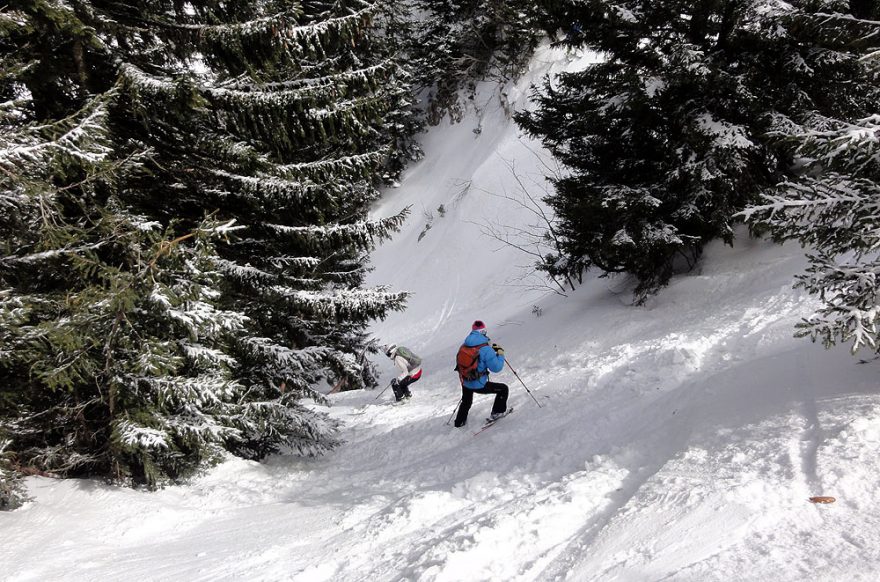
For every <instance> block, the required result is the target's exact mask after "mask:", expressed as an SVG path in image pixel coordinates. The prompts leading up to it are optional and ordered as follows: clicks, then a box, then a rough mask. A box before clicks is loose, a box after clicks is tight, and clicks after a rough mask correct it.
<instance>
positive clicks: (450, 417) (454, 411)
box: [446, 397, 463, 425]
mask: <svg viewBox="0 0 880 582" xmlns="http://www.w3.org/2000/svg"><path fill="white" fill-rule="evenodd" d="M462 398H463V397H462ZM461 400H462V399H461V398H459V399H458V404H456V405H455V409H453V411H452V414H450V415H449V420H447V421H446V424H447V425H448V424H449V421H450V420H452V417H453V416H455V413H456V412H457V411H458V407H459V406H461Z"/></svg>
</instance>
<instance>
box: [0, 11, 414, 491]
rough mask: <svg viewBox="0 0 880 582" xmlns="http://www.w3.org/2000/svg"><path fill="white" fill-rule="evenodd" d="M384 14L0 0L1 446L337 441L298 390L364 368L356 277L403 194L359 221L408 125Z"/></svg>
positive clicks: (155, 459) (125, 453) (90, 455)
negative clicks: (374, 216)
mask: <svg viewBox="0 0 880 582" xmlns="http://www.w3.org/2000/svg"><path fill="white" fill-rule="evenodd" d="M388 13H389V9H388V7H387V6H386V5H384V4H383V3H381V2H366V1H361V0H351V1H339V2H321V1H314V2H302V3H300V2H289V1H286V0H280V1H277V2H236V3H226V2H215V1H206V2H194V3H178V2H135V3H134V4H132V3H119V2H112V1H111V2H80V1H73V2H63V3H62V2H44V1H39V2H32V1H20V2H12V3H10V4H9V6H8V7H7V8H6V9H4V10H0V45H2V48H3V49H4V53H5V54H7V55H9V57H8V58H5V59H4V60H3V61H2V62H0V129H2V135H0V207H2V209H0V210H2V212H0V229H2V232H3V237H2V239H3V253H2V257H0V301H2V303H0V334H2V336H0V350H2V352H3V358H2V360H0V384H2V386H3V387H2V388H0V419H2V422H3V428H4V431H5V434H6V435H7V439H8V440H9V445H8V447H7V450H8V451H10V452H11V454H14V455H15V458H16V462H17V463H18V464H19V465H20V466H27V467H34V468H35V469H37V470H42V471H50V472H53V473H56V474H59V475H62V476H75V475H103V476H107V477H110V478H113V479H117V480H120V481H130V482H134V483H146V484H149V485H156V484H159V483H161V482H163V481H165V480H167V479H177V478H181V477H185V476H187V475H190V474H192V473H193V472H194V471H197V470H198V469H199V468H201V467H204V466H205V465H206V464H208V463H210V462H213V461H215V460H217V459H218V458H220V457H221V456H222V455H224V454H227V453H228V452H232V453H233V454H237V455H241V456H244V457H247V458H254V459H259V458H262V457H264V456H265V455H267V454H270V453H273V452H278V451H285V452H294V453H298V454H309V455H311V454H320V453H322V452H325V451H327V450H330V449H332V448H333V447H335V446H337V445H338V444H339V440H338V437H337V436H336V429H337V427H336V425H335V423H334V422H332V421H330V420H329V419H328V418H327V417H326V416H325V415H323V414H321V413H319V412H316V411H315V410H314V408H313V407H310V406H308V405H306V404H304V401H303V399H304V398H305V399H307V400H309V399H310V400H313V401H316V402H318V403H320V402H323V401H324V400H323V397H322V396H321V393H320V392H319V391H318V388H319V387H321V386H324V385H327V384H331V385H336V384H339V383H340V382H344V383H345V384H346V385H347V386H348V387H349V388H359V387H363V386H365V385H370V384H373V383H375V377H374V372H373V370H372V369H371V368H370V367H369V365H368V364H365V363H363V362H361V361H359V360H358V359H357V358H356V357H355V355H356V354H358V353H361V352H362V351H363V348H364V343H365V338H364V333H363V329H364V326H365V325H366V323H367V322H369V321H370V320H371V319H373V318H377V317H384V315H385V314H386V313H387V312H388V310H391V309H398V308H401V307H402V305H403V302H404V300H405V294H403V293H397V292H392V291H389V290H387V289H363V288H362V283H363V278H364V275H365V273H366V266H365V265H366V261H365V256H366V254H367V252H368V251H369V250H370V249H371V248H372V247H373V245H375V244H376V243H377V242H379V241H380V240H382V239H383V238H385V237H387V236H389V235H390V233H391V232H393V231H394V230H395V229H397V228H398V227H399V226H400V224H401V223H402V221H403V220H404V218H405V216H406V212H405V211H403V212H401V213H400V214H398V215H396V216H392V217H389V218H386V219H380V220H374V221H368V220H365V214H366V209H367V207H368V205H369V204H370V203H371V202H372V201H373V200H375V199H376V197H377V196H378V191H377V189H376V188H377V185H378V184H379V183H380V181H381V179H382V177H383V175H384V177H385V178H386V179H393V177H394V176H395V175H396V174H395V173H394V172H395V170H394V169H393V168H394V164H397V167H398V168H399V167H400V164H401V163H402V162H400V159H402V158H403V157H404V156H405V155H406V154H405V153H402V150H401V144H405V142H406V140H407V139H408V137H407V136H406V135H405V132H406V130H405V129H401V128H400V127H398V126H396V125H395V123H394V122H392V119H396V120H397V121H399V120H401V119H403V120H406V119H408V117H407V116H408V115H410V114H409V113H407V112H408V111H409V103H408V97H407V95H408V93H409V80H408V79H409V77H408V73H407V71H406V70H405V69H404V68H403V67H402V66H401V64H400V63H399V62H398V61H397V59H396V57H395V55H394V52H393V42H392V41H391V37H390V35H391V34H392V30H391V27H389V26H388V25H387V23H385V21H384V20H383V19H384V18H385V15H386V14H388ZM62 57H64V58H62ZM395 159H397V160H398V161H397V162H394V160H395ZM389 160H391V161H389Z"/></svg>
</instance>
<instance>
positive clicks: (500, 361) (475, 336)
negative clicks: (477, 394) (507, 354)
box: [464, 331, 504, 390]
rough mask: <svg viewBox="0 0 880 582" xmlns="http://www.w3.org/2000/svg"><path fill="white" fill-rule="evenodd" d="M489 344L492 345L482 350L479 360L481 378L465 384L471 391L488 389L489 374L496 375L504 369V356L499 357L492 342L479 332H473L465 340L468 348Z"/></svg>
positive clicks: (478, 368) (478, 370) (478, 369)
mask: <svg viewBox="0 0 880 582" xmlns="http://www.w3.org/2000/svg"><path fill="white" fill-rule="evenodd" d="M485 343H489V344H490V345H486V346H483V347H482V348H480V356H479V358H480V359H479V360H477V372H479V373H480V377H479V378H477V379H476V380H471V381H466V382H464V387H465V388H469V389H471V390H480V389H482V388H485V387H486V382H488V381H489V372H495V373H496V374H497V373H498V372H500V371H501V370H503V369H504V356H499V355H498V354H496V353H495V350H493V349H492V346H491V340H490V339H489V338H488V337H486V336H484V335H483V334H481V333H480V332H478V331H472V332H471V333H470V334H469V335H468V336H467V337H466V338H465V339H464V345H466V346H468V347H474V346H478V345H480V344H485Z"/></svg>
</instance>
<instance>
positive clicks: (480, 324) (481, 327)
mask: <svg viewBox="0 0 880 582" xmlns="http://www.w3.org/2000/svg"><path fill="white" fill-rule="evenodd" d="M484 329H486V324H485V323H483V322H482V321H480V320H479V319H478V320H477V321H475V322H474V324H473V325H472V326H471V331H482V330H484Z"/></svg>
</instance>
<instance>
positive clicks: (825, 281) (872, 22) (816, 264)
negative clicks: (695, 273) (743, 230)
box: [743, 2, 880, 353]
mask: <svg viewBox="0 0 880 582" xmlns="http://www.w3.org/2000/svg"><path fill="white" fill-rule="evenodd" d="M827 4H829V5H828V6H824V7H823V9H824V12H823V13H821V14H816V15H813V17H812V18H803V19H802V20H800V21H799V22H800V31H801V32H802V33H803V34H805V35H807V34H809V35H810V36H811V37H814V38H821V39H822V45H823V51H822V54H821V55H820V56H819V57H817V59H816V60H817V61H819V62H818V63H807V65H809V66H810V67H811V68H817V67H820V66H824V67H826V68H828V69H831V70H832V71H833V72H834V73H835V74H836V75H838V76H845V78H847V79H848V80H850V81H851V83H852V87H851V88H850V90H849V91H846V92H842V91H839V90H835V91H832V92H830V93H829V94H828V95H827V96H825V97H824V99H826V100H828V101H832V102H836V103H838V106H837V107H836V108H835V111H834V112H833V113H834V114H833V115H832V114H825V115H822V114H819V113H818V112H816V111H814V110H806V111H805V112H804V113H803V114H802V115H799V116H782V115H779V116H777V117H775V118H774V124H773V126H772V129H771V131H770V132H769V136H770V138H771V139H772V140H773V141H774V142H775V143H776V144H777V146H778V148H779V149H780V150H781V151H783V152H784V154H785V157H786V159H787V160H789V163H790V164H791V166H792V167H793V168H794V169H795V170H796V171H795V172H793V174H792V176H790V177H788V178H787V179H786V180H784V181H782V182H780V183H779V184H778V185H777V186H776V187H775V188H774V189H772V190H771V191H769V192H767V193H765V195H764V196H763V200H762V201H761V202H760V203H756V204H754V205H752V206H750V207H749V208H748V209H746V210H745V211H744V212H743V216H745V217H747V218H749V219H750V221H751V222H752V223H754V224H756V225H757V226H759V227H760V228H766V229H769V231H770V233H771V234H772V236H773V237H774V238H776V239H777V240H798V241H800V242H801V243H802V244H803V245H805V246H807V247H810V248H811V249H812V251H811V254H810V255H809V259H810V265H809V268H808V269H807V272H806V273H804V274H802V275H800V276H798V281H797V285H798V286H800V287H802V288H804V289H806V290H808V291H809V292H810V293H812V294H815V295H817V296H819V298H820V299H821V300H822V306H821V307H820V308H819V310H818V311H817V312H816V313H815V314H814V315H813V316H811V317H809V318H806V319H805V320H804V321H803V322H801V324H799V326H798V335H800V336H808V337H810V338H811V339H812V340H813V341H817V340H820V341H822V342H823V344H824V345H825V346H826V347H831V346H833V345H835V344H849V346H850V348H851V350H852V352H853V353H855V352H857V351H858V350H860V349H862V348H865V349H869V350H873V351H875V352H876V351H880V341H878V340H880V337H878V331H880V330H878V313H880V279H878V276H880V232H878V229H877V225H878V222H880V113H878V103H880V39H878V38H877V31H878V29H880V26H878V21H880V6H878V5H877V4H876V3H871V2H864V3H859V2H852V3H849V5H847V4H846V3H839V2H838V3H827Z"/></svg>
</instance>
